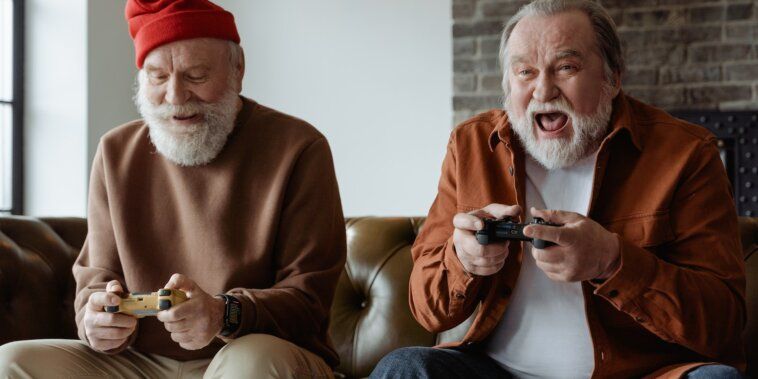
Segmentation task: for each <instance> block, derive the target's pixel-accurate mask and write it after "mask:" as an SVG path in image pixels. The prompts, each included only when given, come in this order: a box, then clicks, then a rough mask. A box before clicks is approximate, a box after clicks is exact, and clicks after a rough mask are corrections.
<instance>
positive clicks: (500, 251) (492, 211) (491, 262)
mask: <svg viewBox="0 0 758 379" xmlns="http://www.w3.org/2000/svg"><path fill="white" fill-rule="evenodd" d="M520 213H521V207H519V206H518V205H503V204H490V205H488V206H486V207H484V208H482V209H479V210H476V211H473V212H469V213H458V214H456V215H455V217H453V226H454V227H455V230H454V231H453V244H454V245H455V253H456V255H457V256H458V260H459V261H461V264H463V268H464V269H465V270H466V271H467V272H468V273H470V274H474V275H481V276H488V275H492V274H494V273H496V272H498V271H500V269H501V268H503V265H504V264H505V258H507V257H508V241H504V242H500V243H491V244H488V245H480V244H479V242H477V240H476V236H475V235H474V232H476V231H477V230H481V229H482V228H484V222H483V221H482V218H485V217H486V218H496V219H499V218H503V217H505V216H513V217H515V216H518V215H519V214H520Z"/></svg>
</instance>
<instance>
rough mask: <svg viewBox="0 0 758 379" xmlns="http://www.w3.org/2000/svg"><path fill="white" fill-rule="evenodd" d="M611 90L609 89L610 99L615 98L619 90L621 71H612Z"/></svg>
mask: <svg viewBox="0 0 758 379" xmlns="http://www.w3.org/2000/svg"><path fill="white" fill-rule="evenodd" d="M611 84H612V85H613V91H611V99H615V98H616V96H618V94H619V92H621V73H619V72H618V71H616V72H614V73H613V83H611Z"/></svg>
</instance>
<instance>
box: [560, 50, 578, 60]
mask: <svg viewBox="0 0 758 379" xmlns="http://www.w3.org/2000/svg"><path fill="white" fill-rule="evenodd" d="M569 57H574V58H578V59H583V58H584V55H582V53H580V52H578V51H576V50H572V49H568V50H561V51H559V52H558V54H555V59H563V58H569Z"/></svg>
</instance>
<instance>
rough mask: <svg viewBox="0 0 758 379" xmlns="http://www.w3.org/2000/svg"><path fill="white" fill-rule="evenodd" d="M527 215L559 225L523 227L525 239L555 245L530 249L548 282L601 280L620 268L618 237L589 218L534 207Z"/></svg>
mask: <svg viewBox="0 0 758 379" xmlns="http://www.w3.org/2000/svg"><path fill="white" fill-rule="evenodd" d="M531 213H532V216H534V217H540V218H542V219H543V220H545V221H547V222H550V223H553V224H562V225H563V226H558V227H556V226H547V225H529V226H527V227H525V228H524V235H525V236H527V237H530V238H538V239H542V240H545V241H550V242H553V243H555V245H554V246H550V247H547V248H545V249H537V248H532V255H533V256H534V260H535V261H536V262H537V267H539V268H540V269H541V270H542V271H544V272H545V274H546V275H547V276H548V278H550V279H551V280H555V281H562V282H578V281H583V280H592V279H597V280H604V279H608V278H609V277H610V276H611V275H613V273H615V272H616V270H617V269H618V267H619V266H620V264H621V253H620V250H619V249H620V247H619V240H618V237H617V236H616V235H615V234H613V233H611V232H609V231H607V230H606V229H605V228H603V227H602V226H601V225H600V224H598V223H597V222H595V221H593V220H592V219H590V218H587V217H585V216H582V215H580V214H578V213H573V212H564V211H555V210H538V209H535V208H532V209H531Z"/></svg>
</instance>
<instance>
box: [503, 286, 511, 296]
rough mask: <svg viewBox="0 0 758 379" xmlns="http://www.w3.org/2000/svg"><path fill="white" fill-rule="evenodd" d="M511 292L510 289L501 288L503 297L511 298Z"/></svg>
mask: <svg viewBox="0 0 758 379" xmlns="http://www.w3.org/2000/svg"><path fill="white" fill-rule="evenodd" d="M511 292H513V291H512V290H511V287H505V288H503V295H505V296H511Z"/></svg>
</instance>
